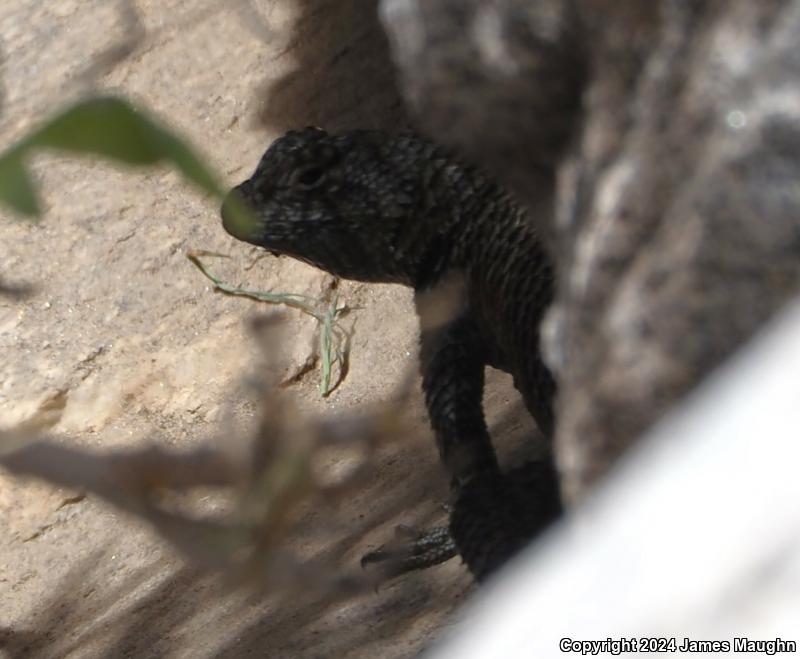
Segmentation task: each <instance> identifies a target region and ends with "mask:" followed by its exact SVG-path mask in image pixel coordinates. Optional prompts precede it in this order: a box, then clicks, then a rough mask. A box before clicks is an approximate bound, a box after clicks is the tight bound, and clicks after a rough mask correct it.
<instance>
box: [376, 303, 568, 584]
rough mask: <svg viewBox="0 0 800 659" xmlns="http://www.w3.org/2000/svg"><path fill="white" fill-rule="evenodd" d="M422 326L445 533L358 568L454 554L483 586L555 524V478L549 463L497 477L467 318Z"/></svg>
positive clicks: (397, 570)
mask: <svg viewBox="0 0 800 659" xmlns="http://www.w3.org/2000/svg"><path fill="white" fill-rule="evenodd" d="M418 308H419V307H418ZM426 320H427V319H426V318H425V317H424V315H422V314H421V321H422V327H423V330H422V337H421V351H420V361H421V368H422V386H423V391H424V393H425V402H426V406H427V408H428V414H429V416H430V420H431V425H432V426H433V429H434V432H435V435H436V443H437V447H438V449H439V455H440V457H441V460H442V463H443V465H444V467H445V470H446V471H447V474H448V476H449V478H450V490H451V514H450V523H449V528H448V529H444V528H443V527H436V528H434V529H431V530H429V531H428V532H424V533H416V532H409V531H404V535H405V536H406V537H405V540H406V542H401V543H397V542H396V543H393V544H391V545H387V546H386V547H382V548H381V549H379V550H377V551H375V552H372V553H370V554H368V555H366V556H365V557H364V559H362V563H365V564H366V563H382V564H383V570H384V573H385V574H386V575H387V576H396V575H399V574H402V573H404V572H408V571H410V570H415V569H420V568H424V567H429V566H431V565H435V564H437V563H441V562H443V561H445V560H447V559H448V558H450V557H452V556H454V555H455V554H456V553H459V554H461V556H462V558H463V560H464V562H465V563H466V564H467V566H468V567H469V569H470V571H471V572H472V573H473V575H474V576H475V577H476V579H478V580H482V579H484V578H485V577H486V576H488V575H489V574H491V572H493V571H494V570H495V569H497V568H498V567H499V566H500V565H502V564H503V563H504V562H505V561H506V560H507V559H508V558H510V557H511V556H512V555H513V554H514V553H516V552H517V551H518V550H519V549H520V548H521V547H522V546H524V545H525V544H526V543H527V542H529V541H530V540H531V539H532V538H533V537H534V536H535V535H536V534H537V533H538V532H539V531H541V530H542V529H543V528H545V527H546V526H547V525H548V524H549V523H550V522H551V521H553V520H554V519H555V518H557V517H558V515H559V514H560V512H561V500H560V495H559V485H558V478H557V475H556V471H555V468H554V466H553V463H552V460H551V459H550V458H545V459H543V460H540V461H536V462H528V463H526V464H524V465H522V466H521V467H518V468H516V469H513V470H511V471H510V472H508V473H507V474H503V473H501V471H500V469H499V467H498V464H497V458H496V456H495V452H494V449H493V447H492V443H491V438H490V435H489V431H488V429H487V427H486V421H485V419H484V416H483V410H482V398H483V386H484V366H485V361H486V360H485V352H484V350H485V345H484V339H483V337H482V336H481V335H480V333H479V331H478V329H477V327H476V326H475V324H474V323H473V321H472V320H471V319H470V318H469V316H468V315H467V314H462V315H460V316H459V317H457V318H455V319H453V320H451V321H448V322H447V323H445V324H444V325H441V326H438V327H434V328H431V324H430V323H429V322H426ZM426 328H428V329H426Z"/></svg>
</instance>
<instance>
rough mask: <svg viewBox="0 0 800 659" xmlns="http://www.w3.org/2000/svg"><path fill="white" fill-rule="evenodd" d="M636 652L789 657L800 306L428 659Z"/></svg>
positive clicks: (797, 583)
mask: <svg viewBox="0 0 800 659" xmlns="http://www.w3.org/2000/svg"><path fill="white" fill-rule="evenodd" d="M566 639H568V640H566ZM623 639H625V640H628V639H630V640H631V641H632V642H633V643H634V644H635V645H633V646H632V645H631V644H630V643H629V644H627V645H626V644H624V643H622V642H621V641H622V640H623ZM641 639H657V640H656V641H655V642H654V643H651V642H650V641H647V640H644V641H643V640H641ZM685 639H688V640H689V643H690V644H689V645H688V646H685V645H684V644H685V642H686V641H685ZM736 639H744V641H742V640H738V641H737V640H736ZM776 639H780V640H781V641H783V642H788V643H789V645H788V648H789V650H791V643H792V642H794V643H795V644H796V645H795V651H794V652H791V651H790V652H788V653H781V652H780V649H781V648H783V649H785V648H786V647H787V646H786V645H783V646H781V645H779V644H778V643H775V641H776ZM603 641H607V643H606V644H605V645H603V644H602V642H603ZM715 641H717V642H719V643H720V644H721V645H717V646H710V645H692V643H697V642H703V643H713V642H715ZM593 642H594V644H593ZM614 642H616V644H615V645H614V644H613V643H614ZM750 642H753V643H756V644H757V645H755V646H754V645H750V644H749V643H750ZM725 643H727V644H728V645H727V647H726V646H725ZM770 643H773V645H770ZM648 644H649V645H650V647H651V648H653V647H660V648H662V649H664V648H665V649H666V650H665V652H664V653H663V654H659V655H658V656H669V655H673V656H682V655H684V654H688V653H689V652H684V651H681V649H680V648H681V647H687V648H689V649H690V650H695V651H696V650H697V649H698V648H705V649H713V648H714V647H716V650H717V651H716V654H721V655H724V654H730V655H733V656H736V657H743V656H764V655H765V654H769V653H770V650H772V651H774V652H776V653H777V654H776V656H800V652H798V651H797V650H799V649H800V301H795V303H794V304H792V305H790V307H788V308H787V309H786V310H785V311H784V312H783V313H781V314H780V315H779V316H778V317H777V318H776V319H775V320H774V321H773V322H772V323H770V324H769V326H768V327H767V329H765V330H764V331H762V332H761V333H760V334H759V335H758V336H757V337H756V338H755V339H754V340H753V341H751V342H750V343H749V344H747V345H746V346H745V347H744V348H743V349H742V350H741V351H740V352H739V353H737V354H736V355H735V356H734V357H733V358H732V359H730V360H729V361H728V362H726V364H725V365H724V366H723V367H721V368H720V369H719V370H718V371H717V372H715V373H714V374H713V375H712V376H711V377H709V378H708V380H707V381H706V382H705V383H704V384H703V385H702V386H701V387H700V388H699V389H698V390H697V391H696V392H695V393H694V394H692V395H691V396H690V397H689V398H688V399H687V400H686V402H685V403H684V404H682V405H681V406H679V408H677V409H676V410H675V411H674V412H673V413H671V414H670V415H668V417H666V418H665V419H664V420H663V421H662V422H661V423H659V424H658V425H657V426H656V427H655V428H654V429H653V430H652V431H651V432H649V433H648V434H647V436H645V437H644V438H643V440H642V441H641V442H640V443H639V444H638V445H637V447H636V448H635V449H633V450H632V451H631V452H630V453H629V454H628V455H627V456H626V457H625V459H623V460H622V461H621V464H620V465H619V467H618V468H617V469H616V470H615V471H614V472H613V473H612V474H611V476H610V477H609V478H608V479H607V480H606V482H604V483H603V484H602V485H601V486H600V487H599V488H598V490H597V491H596V493H595V494H594V495H593V496H592V497H590V498H589V499H588V500H587V501H586V502H585V503H584V504H582V505H581V506H579V507H578V508H577V509H576V510H574V511H573V512H572V514H571V515H570V517H569V518H568V520H567V521H566V522H564V523H562V524H561V525H559V526H558V527H557V528H555V529H554V530H553V531H552V532H551V533H549V534H547V535H546V537H545V538H544V539H543V540H542V541H540V542H538V543H535V545H534V546H532V547H531V548H530V549H528V550H526V551H525V552H524V553H523V555H522V556H520V557H519V558H518V559H516V560H515V561H513V562H512V564H511V565H509V567H508V568H507V569H506V570H504V571H503V573H502V574H501V575H499V576H498V577H497V579H496V580H495V581H494V582H492V583H490V584H488V585H487V586H486V587H485V588H484V590H483V592H482V593H480V595H479V596H478V597H477V598H476V602H475V603H474V604H473V605H472V606H471V607H469V608H468V609H467V611H466V612H465V613H464V614H463V619H461V620H460V621H459V622H458V623H456V625H455V626H454V627H453V628H452V631H451V633H450V634H449V638H447V639H445V642H444V643H442V645H441V646H440V647H437V648H435V649H434V651H433V652H432V653H431V659H487V658H492V657H497V658H500V657H502V658H503V659H517V658H522V657H525V658H527V657H551V656H552V657H559V656H570V655H572V656H592V655H594V656H612V655H616V654H619V655H621V656H634V655H636V656H640V655H642V654H651V655H652V654H653V653H652V652H649V653H645V652H643V651H642V649H643V647H646V646H647V645H648ZM631 648H633V649H632V650H631ZM672 648H674V650H673V649H672Z"/></svg>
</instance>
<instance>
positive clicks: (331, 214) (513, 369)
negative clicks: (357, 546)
mask: <svg viewBox="0 0 800 659" xmlns="http://www.w3.org/2000/svg"><path fill="white" fill-rule="evenodd" d="M231 194H232V195H238V196H239V197H240V198H241V199H243V200H244V201H245V202H246V203H247V204H248V205H249V206H250V207H251V209H252V210H253V212H254V215H255V218H256V223H255V225H254V226H247V227H243V226H242V225H241V224H238V223H235V222H233V221H231V216H232V213H231V212H230V209H229V206H228V202H227V201H226V203H225V204H223V207H222V218H223V225H224V226H225V228H226V230H227V231H228V232H229V233H231V234H232V235H234V236H235V237H237V238H239V239H241V240H245V241H247V242H250V243H253V244H256V245H261V246H262V247H265V248H267V249H269V250H272V251H274V252H277V253H280V254H287V255H289V256H292V257H294V258H298V259H301V260H303V261H306V262H308V263H311V264H312V265H315V266H317V267H319V268H322V269H324V270H326V271H328V272H330V273H331V274H334V275H336V276H339V277H342V278H345V279H354V280H360V281H368V282H385V283H400V284H405V285H408V286H412V287H413V288H414V291H415V302H416V307H417V311H418V314H419V315H420V320H421V325H422V331H421V338H420V342H421V349H420V362H421V370H422V379H423V390H424V394H425V402H426V406H427V409H428V414H429V417H430V420H431V425H432V426H433V429H434V432H435V434H436V441H437V447H438V449H439V454H440V457H441V459H442V462H443V464H444V466H445V469H446V471H447V473H448V475H449V477H450V484H451V498H452V512H451V516H450V524H449V532H450V535H451V536H452V539H453V541H454V542H455V547H456V548H457V550H458V552H459V553H460V554H461V556H462V558H463V559H464V561H465V562H466V563H467V565H468V566H469V568H470V570H471V571H472V573H473V574H474V575H475V576H476V578H478V579H482V578H484V577H485V576H487V575H488V574H490V573H491V572H492V571H493V570H494V569H496V568H497V567H499V566H500V565H501V564H502V563H503V562H504V561H505V560H506V559H507V558H509V557H510V556H511V555H512V554H513V553H514V552H516V550H517V549H519V548H520V547H521V546H522V545H524V544H525V543H526V542H527V541H528V540H529V539H530V538H531V537H533V536H534V535H535V534H536V533H537V532H539V531H540V530H541V529H542V528H543V527H544V526H546V525H547V523H548V522H549V521H551V520H552V519H554V518H555V517H557V516H558V514H559V513H560V510H561V504H560V496H559V491H558V479H557V477H556V475H555V469H554V467H553V464H552V458H551V457H547V458H545V459H543V460H541V461H538V462H535V463H528V464H526V465H523V466H522V467H520V468H517V469H514V470H512V471H511V472H509V473H507V474H503V473H501V471H500V469H499V467H498V464H497V459H496V456H495V452H494V449H493V446H492V443H491V438H490V436H489V432H488V429H487V427H486V423H485V420H484V417H483V411H482V405H481V401H482V396H483V384H484V383H483V378H484V366H485V365H487V364H488V365H491V366H493V367H496V368H499V369H502V370H505V371H507V372H510V373H511V374H512V376H513V378H514V384H515V386H516V387H517V389H518V390H519V391H520V393H521V394H522V397H523V399H524V402H525V404H526V407H527V408H528V410H529V411H530V413H531V414H532V415H533V417H534V418H535V419H536V421H537V423H538V425H539V427H540V429H541V430H542V431H543V433H544V434H545V435H547V436H550V435H551V434H552V430H553V414H552V401H553V396H554V393H555V384H554V382H553V379H552V377H551V375H550V372H549V371H548V369H547V368H546V366H545V365H544V363H543V362H542V360H541V357H540V353H539V325H540V322H541V319H542V315H543V313H544V311H545V310H546V308H547V307H548V305H549V304H550V302H551V299H552V295H553V271H552V267H551V265H550V262H549V260H548V257H547V254H546V252H545V249H544V247H543V245H542V243H541V241H540V239H539V236H538V235H537V234H536V231H535V229H534V226H533V223H532V222H530V220H529V218H527V217H526V214H525V212H524V210H523V209H522V208H520V207H519V206H518V205H517V204H516V203H515V202H514V200H512V199H511V197H510V196H509V195H508V194H507V193H506V192H505V191H504V190H503V189H502V188H501V187H500V186H499V185H498V184H497V183H495V182H494V181H492V180H491V179H490V178H489V177H487V176H486V175H485V174H483V173H482V172H481V171H479V170H478V169H476V168H474V167H471V166H467V165H464V164H462V163H460V162H458V161H457V160H456V159H454V158H452V157H451V156H450V155H449V154H448V153H446V152H445V151H444V150H443V149H441V148H440V147H438V146H436V145H434V144H432V143H430V142H428V141H427V140H424V139H423V138H421V137H419V136H417V135H415V134H411V133H402V134H388V133H384V132H380V131H366V130H363V131H350V132H344V133H339V134H329V133H327V132H325V131H323V130H320V129H316V128H306V129H303V130H298V131H290V132H289V133H287V134H286V135H284V136H283V137H281V138H279V139H278V140H276V141H275V142H274V143H273V144H272V145H271V146H270V147H269V149H268V150H267V152H266V153H265V154H264V156H263V157H262V159H261V161H260V163H259V165H258V167H257V169H256V171H255V173H254V174H253V176H252V177H251V178H250V179H248V180H247V181H245V182H243V183H242V184H240V185H239V186H237V187H236V188H234V191H232V193H231ZM454 275H455V276H456V277H457V278H459V279H460V280H461V287H460V289H459V290H460V291H461V292H460V293H459V295H461V299H460V304H459V305H458V311H457V312H456V313H455V314H454V315H453V316H452V317H450V318H448V319H446V320H445V322H444V323H440V322H437V321H435V320H433V319H432V318H430V317H429V316H431V315H435V310H434V309H432V306H434V307H435V306H436V305H435V304H434V305H431V304H430V303H426V296H427V295H428V294H429V293H430V292H431V291H435V290H437V288H439V287H442V286H443V284H444V283H446V282H447V281H448V279H450V278H452V276H454ZM434 541H435V542H434ZM452 553H453V551H452V545H450V544H449V539H448V538H447V534H443V533H442V532H441V530H440V529H439V530H434V531H433V532H432V533H431V534H429V535H427V536H425V537H422V536H420V537H419V538H418V542H417V543H416V550H414V551H412V553H411V554H410V555H407V556H406V557H405V558H403V559H402V560H400V565H399V567H398V568H397V569H396V571H395V573H400V572H403V571H405V570H407V569H414V568H417V567H422V566H426V565H429V564H432V563H435V562H439V561H441V560H443V559H444V558H448V557H449V556H450V555H452ZM365 558H366V559H367V560H369V561H373V560H375V561H377V560H383V559H384V558H385V557H384V556H383V555H381V552H376V553H375V554H373V555H371V556H368V557H365ZM389 558H391V557H389Z"/></svg>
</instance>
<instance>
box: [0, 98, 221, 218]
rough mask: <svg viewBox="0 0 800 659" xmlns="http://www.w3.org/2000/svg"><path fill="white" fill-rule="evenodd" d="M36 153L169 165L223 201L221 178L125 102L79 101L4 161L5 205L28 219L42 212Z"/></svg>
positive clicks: (0, 168)
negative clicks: (33, 167) (33, 161)
mask: <svg viewBox="0 0 800 659" xmlns="http://www.w3.org/2000/svg"><path fill="white" fill-rule="evenodd" d="M36 149H57V150H60V151H66V152H69V153H76V154H89V155H95V156H101V157H105V158H108V159H110V160H114V161H117V162H121V163H124V164H128V165H133V166H143V165H154V164H157V163H162V162H163V163H168V164H171V165H173V166H174V167H175V168H176V169H177V170H178V171H179V172H180V173H181V174H183V176H184V177H185V178H186V179H187V180H188V181H190V182H191V183H193V184H194V185H196V186H197V187H199V188H200V189H201V190H203V191H205V192H210V193H212V194H215V195H217V196H219V197H222V196H223V190H222V186H221V185H220V184H219V182H218V181H217V178H216V176H215V175H214V174H212V173H211V171H209V169H208V168H207V167H206V166H205V165H203V163H202V162H201V161H200V159H199V158H198V157H197V156H196V155H195V153H194V152H193V151H192V149H191V148H190V147H189V146H188V145H187V144H186V143H185V142H184V141H183V140H181V139H180V138H179V137H177V136H176V135H175V134H173V133H172V132H170V131H169V130H167V129H166V128H164V127H162V126H161V125H159V123H158V122H157V121H156V120H154V119H152V118H150V117H149V116H148V115H147V113H145V112H143V111H141V110H137V109H136V108H134V107H133V106H132V105H131V104H130V103H129V102H128V101H125V100H123V99H120V98H114V97H97V98H89V99H86V100H83V101H80V102H78V103H77V104H75V105H73V106H72V107H70V108H67V109H66V110H64V111H63V112H60V113H59V114H57V115H56V116H55V117H53V118H52V119H50V120H49V121H47V122H46V123H45V124H44V125H43V126H41V127H40V128H38V129H36V130H34V131H33V132H32V133H30V134H29V135H27V136H26V137H24V138H23V139H22V140H20V141H19V142H18V143H17V144H16V145H14V146H12V147H11V148H10V149H8V150H7V151H6V152H5V153H4V154H3V155H2V156H1V157H0V202H2V203H5V204H7V205H9V206H10V207H11V208H13V209H14V210H15V211H17V212H19V213H21V214H23V215H26V216H38V215H39V213H40V205H39V203H38V199H37V194H36V186H35V185H34V184H33V182H32V179H31V176H30V174H29V172H28V170H27V167H26V163H25V161H26V158H27V156H28V154H29V153H30V152H31V151H33V150H36Z"/></svg>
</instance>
